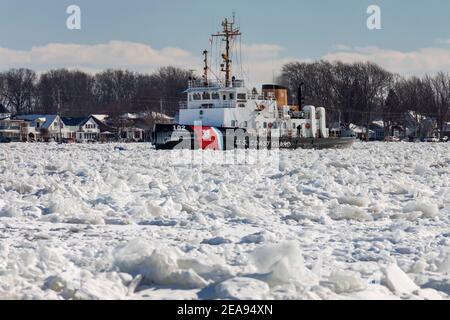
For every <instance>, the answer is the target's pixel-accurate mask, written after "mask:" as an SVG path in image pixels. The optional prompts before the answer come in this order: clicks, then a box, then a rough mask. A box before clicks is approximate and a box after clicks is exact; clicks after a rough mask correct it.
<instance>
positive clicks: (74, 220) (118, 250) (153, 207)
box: [0, 143, 450, 299]
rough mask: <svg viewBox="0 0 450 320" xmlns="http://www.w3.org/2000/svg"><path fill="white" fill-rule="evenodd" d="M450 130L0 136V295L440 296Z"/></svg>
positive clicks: (449, 287) (448, 279)
mask: <svg viewBox="0 0 450 320" xmlns="http://www.w3.org/2000/svg"><path fill="white" fill-rule="evenodd" d="M449 275H450V143H448V144H445V143H442V144H431V143H429V144H421V143H418V144H409V143H369V144H363V143H357V144H355V145H354V146H353V148H351V149H345V150H319V151H315V150H296V151H280V152H278V151H274V152H263V151H260V152H259V153H258V152H256V153H255V152H246V151H239V152H237V154H235V153H234V152H228V153H222V152H213V151H210V152H202V151H197V152H190V151H180V152H178V151H155V150H153V149H152V148H151V147H150V145H148V144H122V145H120V147H119V145H115V144H105V145H58V144H0V299H5V298H12V299H97V298H98V299H173V298H178V299H246V298H247V299H248V298H252V299H355V298H356V299H390V298H393V299H398V298H404V299H417V298H418V299H440V298H445V299H447V298H448V295H449V294H450V276H449Z"/></svg>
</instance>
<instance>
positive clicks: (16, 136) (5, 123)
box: [0, 118, 28, 142]
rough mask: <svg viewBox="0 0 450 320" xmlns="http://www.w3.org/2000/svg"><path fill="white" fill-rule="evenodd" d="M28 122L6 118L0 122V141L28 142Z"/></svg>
mask: <svg viewBox="0 0 450 320" xmlns="http://www.w3.org/2000/svg"><path fill="white" fill-rule="evenodd" d="M27 125H28V124H27V122H26V121H23V120H11V119H9V118H5V119H2V120H0V141H11V142H19V141H27V138H26V128H27Z"/></svg>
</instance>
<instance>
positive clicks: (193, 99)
mask: <svg viewBox="0 0 450 320" xmlns="http://www.w3.org/2000/svg"><path fill="white" fill-rule="evenodd" d="M184 93H186V94H187V101H183V102H180V109H216V108H222V109H227V108H236V107H241V108H245V107H246V103H247V101H249V100H264V99H268V97H267V96H266V97H264V96H263V95H262V94H258V93H257V92H248V91H247V88H246V87H245V82H244V80H233V81H232V82H231V86H230V87H225V86H224V85H223V84H222V83H221V82H212V81H209V82H205V81H204V80H191V81H189V87H188V89H187V90H186V91H184ZM269 99H270V98H269Z"/></svg>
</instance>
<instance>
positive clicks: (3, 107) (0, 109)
mask: <svg viewBox="0 0 450 320" xmlns="http://www.w3.org/2000/svg"><path fill="white" fill-rule="evenodd" d="M0 113H10V112H9V110H8V109H6V107H5V106H4V105H2V104H1V103H0Z"/></svg>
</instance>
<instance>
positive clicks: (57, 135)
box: [14, 114, 70, 142]
mask: <svg viewBox="0 0 450 320" xmlns="http://www.w3.org/2000/svg"><path fill="white" fill-rule="evenodd" d="M14 119H15V120H23V121H25V122H26V123H27V125H26V127H25V128H24V134H25V135H26V140H27V141H44V142H48V141H59V140H60V139H61V138H69V137H70V131H68V130H67V129H66V128H65V126H64V123H63V122H62V121H61V119H60V117H59V116H58V115H54V114H29V115H17V116H14Z"/></svg>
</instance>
